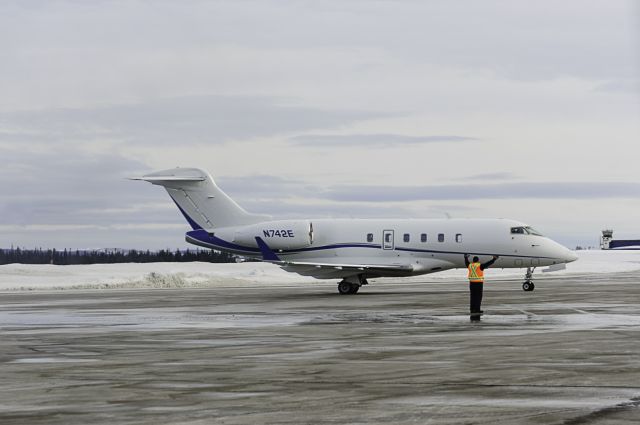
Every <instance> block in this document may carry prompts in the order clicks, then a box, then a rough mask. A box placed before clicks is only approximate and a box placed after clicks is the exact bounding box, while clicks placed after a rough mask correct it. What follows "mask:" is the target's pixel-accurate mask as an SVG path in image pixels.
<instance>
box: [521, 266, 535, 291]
mask: <svg viewBox="0 0 640 425" xmlns="http://www.w3.org/2000/svg"><path fill="white" fill-rule="evenodd" d="M535 269H536V268H535V267H528V268H527V273H526V274H525V275H524V283H523V284H522V290H523V291H527V292H531V291H533V290H534V289H536V285H534V284H533V271H534V270H535Z"/></svg>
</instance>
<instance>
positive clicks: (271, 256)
mask: <svg viewBox="0 0 640 425" xmlns="http://www.w3.org/2000/svg"><path fill="white" fill-rule="evenodd" d="M256 242H257V243H258V248H260V252H261V253H262V259H263V260H264V261H282V260H280V257H278V256H277V255H276V253H275V252H273V251H272V250H271V248H269V245H267V244H266V242H265V241H263V240H262V238H261V237H260V236H256Z"/></svg>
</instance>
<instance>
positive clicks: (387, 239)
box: [384, 233, 391, 243]
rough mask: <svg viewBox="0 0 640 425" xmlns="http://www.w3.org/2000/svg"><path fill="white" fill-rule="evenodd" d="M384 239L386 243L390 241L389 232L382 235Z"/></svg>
mask: <svg viewBox="0 0 640 425" xmlns="http://www.w3.org/2000/svg"><path fill="white" fill-rule="evenodd" d="M384 241H385V242H386V243H391V233H387V234H386V235H384Z"/></svg>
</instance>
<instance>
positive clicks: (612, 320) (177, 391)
mask: <svg viewBox="0 0 640 425" xmlns="http://www.w3.org/2000/svg"><path fill="white" fill-rule="evenodd" d="M399 281H400V282H401V280H399ZM425 282H427V283H410V284H403V283H400V284H393V283H388V281H387V282H385V283H382V282H378V283H375V284H372V285H369V286H368V287H364V288H362V289H361V291H360V292H359V293H358V294H357V295H347V296H340V295H338V294H337V292H336V290H335V287H334V286H333V285H331V284H327V283H321V284H315V285H310V284H304V285H297V286H291V285H282V286H262V285H260V284H259V283H256V284H255V285H249V286H243V287H238V288H236V287H231V286H229V287H222V286H221V287H216V288H210V289H147V290H115V289H114V290H90V291H49V292H41V291H31V292H12V293H9V292H5V293H0V337H1V341H2V343H1V344H0V362H1V367H2V373H1V374H0V423H2V424H10V423H18V424H86V423H104V424H107V423H109V424H112V423H120V424H128V423H131V424H134V423H135V424H151V423H153V424H209V423H220V424H283V423H284V424H306V423H308V424H344V423H351V424H378V423H385V424H423V423H438V424H495V423H503V424H511V423H526V424H599V423H602V424H630V423H637V422H639V421H640V285H639V284H638V279H637V276H636V274H635V273H632V274H631V273H630V274H624V273H621V274H615V275H605V274H603V275H592V276H574V277H567V276H564V277H562V278H554V277H552V276H544V277H543V278H541V279H539V280H537V281H536V290H535V291H534V292H523V291H522V290H521V289H520V284H519V283H518V282H516V281H510V282H507V281H502V282H495V281H494V282H489V283H488V284H487V285H486V286H487V288H486V290H485V297H484V302H483V309H484V310H485V316H484V317H483V319H482V321H481V322H479V323H471V322H470V321H469V316H468V315H466V312H467V311H468V290H467V287H466V284H465V283H464V281H462V280H461V282H460V283H457V284H456V283H438V282H437V281H435V280H431V281H430V280H429V278H428V277H426V278H425Z"/></svg>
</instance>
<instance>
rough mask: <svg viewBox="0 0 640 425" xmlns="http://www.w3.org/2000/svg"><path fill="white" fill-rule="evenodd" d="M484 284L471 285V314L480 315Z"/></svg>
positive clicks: (475, 283)
mask: <svg viewBox="0 0 640 425" xmlns="http://www.w3.org/2000/svg"><path fill="white" fill-rule="evenodd" d="M483 286H484V284H483V283H481V282H480V283H479V282H474V283H469V296H470V297H469V298H470V299H469V311H470V312H471V313H479V312H480V305H481V304H482V287H483Z"/></svg>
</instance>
